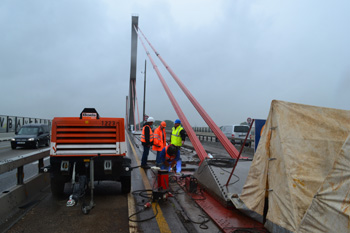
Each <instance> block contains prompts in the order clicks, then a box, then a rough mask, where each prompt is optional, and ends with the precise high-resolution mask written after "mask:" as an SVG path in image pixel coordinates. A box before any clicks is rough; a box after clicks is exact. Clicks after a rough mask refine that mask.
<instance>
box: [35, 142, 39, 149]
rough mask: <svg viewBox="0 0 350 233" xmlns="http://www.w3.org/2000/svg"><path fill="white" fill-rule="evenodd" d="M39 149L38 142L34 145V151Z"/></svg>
mask: <svg viewBox="0 0 350 233" xmlns="http://www.w3.org/2000/svg"><path fill="white" fill-rule="evenodd" d="M38 148H39V140H36V141H35V144H34V149H38Z"/></svg>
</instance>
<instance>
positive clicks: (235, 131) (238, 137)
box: [220, 125, 250, 146]
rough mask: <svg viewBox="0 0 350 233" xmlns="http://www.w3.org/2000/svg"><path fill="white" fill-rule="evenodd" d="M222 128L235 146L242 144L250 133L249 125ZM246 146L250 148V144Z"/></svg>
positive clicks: (224, 126)
mask: <svg viewBox="0 0 350 233" xmlns="http://www.w3.org/2000/svg"><path fill="white" fill-rule="evenodd" d="M220 128H221V131H222V132H223V133H224V134H225V136H226V137H227V138H228V139H229V140H230V141H231V142H232V143H233V144H236V143H237V144H242V143H243V140H244V139H245V137H246V135H247V133H248V131H249V126H247V125H223V126H221V127H220ZM248 139H250V138H248ZM246 146H249V142H247V143H246Z"/></svg>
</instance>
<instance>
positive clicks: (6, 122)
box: [0, 115, 51, 133]
mask: <svg viewBox="0 0 350 233" xmlns="http://www.w3.org/2000/svg"><path fill="white" fill-rule="evenodd" d="M31 123H41V124H46V125H49V126H51V120H49V119H41V118H33V117H20V116H5V115H0V133H9V132H17V131H18V130H19V128H21V126H22V125H26V124H31Z"/></svg>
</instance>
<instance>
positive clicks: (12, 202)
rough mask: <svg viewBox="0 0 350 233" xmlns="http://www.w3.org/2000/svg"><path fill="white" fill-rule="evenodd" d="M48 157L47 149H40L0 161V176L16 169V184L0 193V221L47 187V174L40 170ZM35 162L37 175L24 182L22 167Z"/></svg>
mask: <svg viewBox="0 0 350 233" xmlns="http://www.w3.org/2000/svg"><path fill="white" fill-rule="evenodd" d="M49 155H50V150H49V149H42V150H40V151H36V152H33V153H30V154H27V155H26V156H25V157H19V158H15V159H8V160H3V161H0V174H3V173H5V172H10V171H12V170H15V169H17V174H16V176H17V184H16V185H15V186H14V187H12V188H10V189H9V190H6V191H4V192H2V193H0V206H1V208H0V219H5V218H6V217H8V214H9V213H13V212H14V210H17V209H18V206H20V205H21V203H24V202H27V201H28V200H30V199H31V198H33V197H34V196H36V195H37V194H38V193H39V192H40V190H42V189H44V188H46V187H48V186H49V184H50V180H49V178H50V176H49V173H41V172H40V168H41V167H43V166H44V158H45V157H47V156H49ZM36 161H38V174H37V175H34V176H33V177H30V178H28V180H24V172H23V168H24V165H27V164H30V163H33V162H36Z"/></svg>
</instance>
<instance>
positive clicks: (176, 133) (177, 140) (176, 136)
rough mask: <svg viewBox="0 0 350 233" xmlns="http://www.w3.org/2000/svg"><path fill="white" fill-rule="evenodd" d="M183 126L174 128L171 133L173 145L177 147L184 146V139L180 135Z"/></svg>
mask: <svg viewBox="0 0 350 233" xmlns="http://www.w3.org/2000/svg"><path fill="white" fill-rule="evenodd" d="M183 129H184V128H182V126H181V125H179V126H178V127H177V128H176V129H175V127H173V128H172V132H171V144H173V145H175V146H182V138H181V135H180V132H181V130H183Z"/></svg>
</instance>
